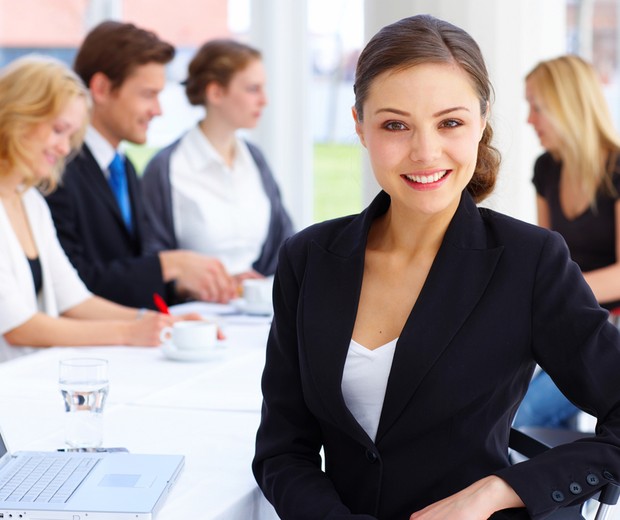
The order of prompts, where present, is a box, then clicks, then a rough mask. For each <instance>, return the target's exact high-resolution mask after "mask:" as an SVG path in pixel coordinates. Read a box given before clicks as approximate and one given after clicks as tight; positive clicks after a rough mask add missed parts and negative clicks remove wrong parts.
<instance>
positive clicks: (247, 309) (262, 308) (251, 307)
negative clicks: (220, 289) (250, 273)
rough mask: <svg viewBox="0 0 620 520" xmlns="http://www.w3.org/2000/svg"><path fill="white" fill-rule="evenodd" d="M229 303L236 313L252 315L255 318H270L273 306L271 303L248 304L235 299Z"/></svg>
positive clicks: (242, 300) (241, 299) (240, 299)
mask: <svg viewBox="0 0 620 520" xmlns="http://www.w3.org/2000/svg"><path fill="white" fill-rule="evenodd" d="M230 303H231V304H232V305H233V306H234V307H235V309H237V311H239V312H241V313H244V314H253V315H256V316H271V315H272V314H273V305H272V304H271V302H262V303H249V302H246V301H245V300H244V299H243V298H237V299H236V300H233V301H231V302H230Z"/></svg>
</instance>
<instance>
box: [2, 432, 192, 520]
mask: <svg viewBox="0 0 620 520" xmlns="http://www.w3.org/2000/svg"><path fill="white" fill-rule="evenodd" d="M184 462H185V458H184V457H183V456H182V455H142V454H136V453H126V452H118V453H113V452H97V453H80V452H38V451H20V452H16V453H10V452H9V449H8V447H7V443H6V441H5V439H4V438H3V436H2V433H1V432H0V519H4V520H6V519H8V518H11V519H12V520H16V519H20V518H21V519H24V520H65V519H66V520H125V519H126V520H143V519H152V518H154V517H155V514H156V512H157V511H158V510H159V508H160V507H161V505H162V503H163V501H164V499H165V498H166V495H167V494H168V491H169V490H170V488H171V487H172V485H173V483H174V482H175V480H176V479H177V477H178V475H179V473H180V472H181V469H182V468H183V465H184Z"/></svg>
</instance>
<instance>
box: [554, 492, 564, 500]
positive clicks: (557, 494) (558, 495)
mask: <svg viewBox="0 0 620 520" xmlns="http://www.w3.org/2000/svg"><path fill="white" fill-rule="evenodd" d="M551 498H552V499H553V500H554V501H555V502H564V493H562V492H561V491H554V492H553V493H551Z"/></svg>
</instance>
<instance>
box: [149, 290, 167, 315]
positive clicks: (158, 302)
mask: <svg viewBox="0 0 620 520" xmlns="http://www.w3.org/2000/svg"><path fill="white" fill-rule="evenodd" d="M153 302H155V307H157V310H158V311H159V312H161V313H162V314H170V309H169V308H168V306H167V305H166V302H165V301H164V299H163V298H162V297H161V296H160V295H159V294H157V293H153Z"/></svg>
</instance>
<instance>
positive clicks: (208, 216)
mask: <svg viewBox="0 0 620 520" xmlns="http://www.w3.org/2000/svg"><path fill="white" fill-rule="evenodd" d="M235 146H236V153H235V161H234V164H233V166H232V168H230V167H229V166H228V165H227V164H226V163H225V162H224V160H223V159H222V156H221V155H220V154H219V153H218V152H217V151H216V150H215V149H214V148H213V146H212V145H211V143H210V142H209V140H208V139H207V138H206V137H205V135H204V134H203V133H202V131H201V130H200V127H199V126H198V125H197V126H195V127H194V128H192V129H191V130H190V131H189V132H187V133H186V134H185V135H184V136H183V137H182V138H181V141H180V143H179V145H178V146H177V148H176V150H175V151H174V152H173V153H172V156H171V158H170V185H171V190H172V216H173V220H174V230H175V233H176V237H177V241H178V246H179V248H180V249H190V250H193V251H198V252H200V253H204V254H206V255H210V256H214V257H217V258H218V259H219V260H220V261H221V262H222V263H223V264H224V266H225V267H226V269H227V270H228V272H230V273H231V274H237V273H241V272H245V271H248V270H250V269H251V268H252V264H253V263H254V261H255V260H256V259H257V258H258V257H259V256H260V252H261V249H262V246H263V243H264V242H265V239H266V237H267V231H268V228H269V218H270V211H271V207H270V203H269V199H268V198H267V195H266V194H265V191H264V189H263V183H262V181H261V178H260V174H259V171H258V168H257V166H256V163H255V162H254V159H253V158H252V155H251V154H250V151H249V150H248V147H247V145H246V144H245V143H244V142H243V141H242V140H241V139H238V138H237V141H236V145H235Z"/></svg>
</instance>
